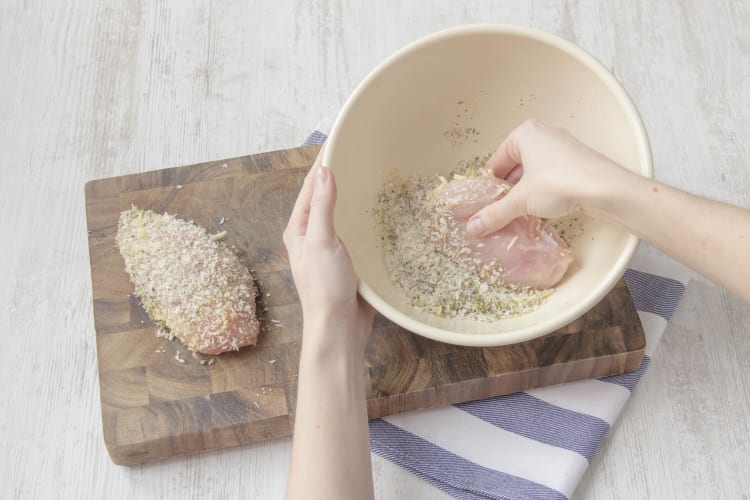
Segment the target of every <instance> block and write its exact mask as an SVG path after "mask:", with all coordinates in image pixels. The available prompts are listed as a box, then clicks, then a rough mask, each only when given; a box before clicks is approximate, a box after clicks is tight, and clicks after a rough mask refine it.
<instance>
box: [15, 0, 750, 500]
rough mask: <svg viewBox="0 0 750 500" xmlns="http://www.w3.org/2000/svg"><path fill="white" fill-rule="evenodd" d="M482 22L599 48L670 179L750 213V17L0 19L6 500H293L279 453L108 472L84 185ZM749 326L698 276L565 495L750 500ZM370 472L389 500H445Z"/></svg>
mask: <svg viewBox="0 0 750 500" xmlns="http://www.w3.org/2000/svg"><path fill="white" fill-rule="evenodd" d="M478 22H493V23H512V24H520V25H525V26H531V27H534V28H538V29H541V30H545V31H548V32H550V33H553V34H556V35H559V36H562V37H563V38H565V39H567V40H570V41H572V42H574V43H576V44H577V45H579V46H580V47H582V48H583V49H584V50H586V51H588V52H589V53H591V54H592V55H593V56H594V57H596V58H597V59H599V60H600V61H601V62H602V63H603V64H604V66H606V67H607V68H608V69H610V70H611V71H612V73H613V74H614V75H615V77H616V78H617V79H618V80H619V81H620V82H622V84H623V85H624V87H625V88H626V89H627V91H628V93H629V94H630V96H631V97H632V99H633V100H634V102H635V103H636V105H637V107H638V110H639V112H640V113H641V116H642V117H643V120H644V122H645V125H646V130H647V131H648V134H649V139H650V141H651V145H652V149H653V155H654V166H655V176H656V178H657V179H658V180H660V181H663V182H666V183H669V184H672V185H675V186H677V187H679V188H682V189H685V190H688V191H691V192H694V193H699V194H703V195H706V196H709V197H712V198H716V199H720V200H724V201H726V202H729V203H734V204H738V205H741V206H745V207H750V168H748V159H749V158H750V140H748V138H749V137H750V84H749V82H750V64H748V58H750V44H749V43H748V40H750V2H742V1H735V0H716V1H711V2H709V1H704V0H660V1H658V2H654V1H650V0H635V1H630V2H623V1H621V0H601V1H588V0H583V1H577V2H573V1H567V0H506V1H503V2H498V1H496V0H470V1H463V2H456V1H454V0H433V1H430V2H403V1H398V0H383V1H379V2H362V1H359V0H311V1H309V2H301V1H299V0H276V1H274V2H259V1H254V2H227V1H216V2H206V1H205V0H184V1H181V2H179V3H177V2H164V1H158V0H125V1H120V2H100V1H95V0H71V1H68V2H58V1H54V0H37V1H35V2H26V1H21V0H5V1H3V2H0V68H2V70H0V116H2V117H3V122H2V126H0V158H1V159H0V214H2V216H1V217H0V235H2V236H0V304H2V307H0V325H2V326H1V327H0V332H2V339H3V346H4V349H2V350H1V351H0V387H1V388H2V391H3V396H4V397H3V398H0V431H2V432H0V444H2V446H3V450H4V451H5V453H6V455H7V456H8V457H10V458H9V459H7V460H5V461H4V463H3V467H0V483H1V484H3V488H2V489H0V498H12V499H17V498H21V499H26V498H75V499H79V498H108V499H115V500H117V499H128V500H130V499H133V498H139V499H140V498H161V499H184V498H203V497H210V498H236V497H238V496H240V495H242V496H246V497H248V498H263V499H280V498H283V494H284V487H285V484H286V479H287V471H288V470H289V457H290V450H291V440H290V439H288V438H281V439H274V440H268V441H263V442H260V443H256V444H253V445H248V446H241V447H234V448H228V449H223V450H220V451H216V452H210V453H202V454H199V455H190V456H187V457H183V458H176V459H172V460H168V461H163V462H157V463H153V464H150V465H146V466H138V467H118V466H115V465H113V464H112V462H111V460H110V457H109V455H108V453H107V450H106V448H105V446H104V442H103V439H102V421H101V401H100V398H99V378H98V376H97V370H98V369H97V356H96V343H95V337H94V335H92V332H93V331H94V316H93V309H92V307H91V293H92V292H91V276H90V272H89V254H88V240H87V235H86V216H85V199H84V195H83V186H84V184H85V183H86V182H87V181H89V180H91V179H100V178H104V177H111V176H119V175H126V174H136V173H140V172H146V171H149V170H153V169H156V168H162V167H164V166H176V165H189V164H194V163H198V162H204V161H209V160H214V159H217V158H232V157H237V156H241V155H246V154H249V153H252V152H258V151H270V150H274V149H282V148H289V147H293V146H296V145H299V144H300V143H301V142H302V140H303V139H304V138H305V137H306V136H307V134H309V132H310V130H311V129H312V128H313V127H315V126H316V124H317V123H318V122H319V121H320V120H322V119H323V118H326V117H327V118H329V119H331V120H332V119H333V118H334V117H335V116H336V113H337V112H338V110H339V109H340V106H341V105H342V103H343V102H344V100H345V99H346V97H347V96H348V95H349V93H350V92H351V91H352V90H353V89H354V88H355V86H356V85H357V83H358V82H359V81H360V80H361V79H362V78H363V77H364V76H365V75H366V74H367V73H368V72H369V71H370V70H371V69H372V68H374V67H375V65H376V64H378V63H379V62H380V61H382V60H383V59H384V58H385V57H387V56H388V55H390V54H391V53H393V52H394V51H396V50H397V49H399V48H400V47H402V46H403V45H404V44H406V43H408V42H411V41H413V40H415V39H417V38H419V37H421V36H424V35H427V34H429V33H432V32H434V31H437V30H440V29H444V28H448V27H452V26H456V25H459V24H464V23H478ZM639 252H643V253H649V254H651V253H656V252H655V251H654V250H653V249H651V248H649V247H648V246H641V248H640V250H639ZM738 265H741V263H738ZM748 332H750V305H748V304H745V303H743V302H742V301H740V300H738V299H737V298H736V297H734V296H732V295H731V294H729V293H727V292H726V291H724V290H722V289H720V288H718V287H716V286H715V285H713V284H711V283H709V282H707V281H706V280H704V279H702V278H700V277H699V276H697V275H694V279H693V280H692V281H691V283H690V284H689V285H688V287H687V290H686V292H685V296H684V297H683V299H682V301H681V302H680V305H679V307H678V309H677V311H676V313H675V315H674V316H673V318H672V319H671V320H670V322H669V324H668V325H667V330H666V332H665V335H664V337H663V339H662V341H661V343H660V345H659V347H658V349H657V350H656V352H654V353H653V357H652V360H651V363H650V365H649V368H648V370H647V371H646V373H645V375H644V377H643V378H642V379H641V381H640V382H639V384H638V386H637V388H636V389H635V391H634V392H633V395H632V396H631V398H630V400H629V401H628V404H627V406H626V407H625V409H624V411H623V412H622V414H621V416H620V419H619V421H618V422H617V423H616V424H615V425H614V426H613V427H612V429H611V431H610V433H609V434H608V436H607V439H606V441H605V443H604V446H603V448H602V449H601V450H600V451H599V453H598V454H597V455H596V457H595V458H594V460H593V461H592V463H591V466H590V467H589V468H588V470H587V472H586V473H585V475H584V477H583V479H582V481H581V482H580V484H579V486H578V489H577V490H576V494H575V498H577V499H581V500H593V499H595V500H601V499H617V500H620V499H630V498H633V499H642V498H658V499H680V500H681V499H685V498H728V499H740V498H743V496H744V497H747V492H748V491H750V475H748V474H747V471H748V470H750V456H749V454H748V452H747V450H748V449H750V426H749V425H748V421H747V419H746V418H743V416H744V415H748V414H750V383H748V378H747V373H748V368H749V366H748V360H749V359H750V335H748ZM498 453H502V450H498ZM372 459H373V476H374V479H375V481H374V482H375V489H376V497H377V498H388V499H390V498H398V499H401V498H410V499H428V498H429V499H443V498H450V497H448V495H447V494H445V493H443V492H442V491H440V490H438V489H437V488H435V487H434V486H432V485H431V484H429V483H428V482H426V481H423V480H422V479H420V478H418V477H416V476H414V475H412V474H410V473H409V472H407V471H405V470H403V469H401V468H399V467H398V466H396V465H394V464H392V463H391V462H389V461H388V460H386V459H383V458H381V457H379V456H377V455H373V457H372Z"/></svg>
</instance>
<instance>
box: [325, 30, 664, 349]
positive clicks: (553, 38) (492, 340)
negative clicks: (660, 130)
mask: <svg viewBox="0 0 750 500" xmlns="http://www.w3.org/2000/svg"><path fill="white" fill-rule="evenodd" d="M477 34H505V35H508V34H510V35H517V36H521V37H524V38H529V39H532V40H537V41H540V42H542V43H545V44H547V45H550V46H552V47H554V48H557V49H560V50H562V51H563V52H565V53H567V54H568V55H570V56H572V57H573V58H575V59H576V60H578V61H579V62H581V63H582V64H584V65H585V66H586V67H587V68H588V69H589V70H591V71H592V72H593V73H594V74H595V75H596V76H598V77H599V78H600V79H601V81H602V82H603V83H604V84H605V86H606V87H607V89H608V90H609V91H610V92H611V93H612V95H613V96H614V97H615V99H616V101H617V102H618V104H620V106H621V109H622V110H623V111H624V112H625V114H626V117H627V119H628V122H629V123H630V125H631V126H632V127H634V128H635V130H636V131H637V135H638V139H639V145H638V147H639V151H638V155H639V158H640V160H641V165H642V167H643V170H644V171H642V172H640V174H641V175H643V176H646V177H652V176H653V162H652V154H651V146H650V144H649V140H648V135H647V133H646V128H645V126H644V124H643V119H642V118H641V115H640V114H639V112H638V110H637V108H636V106H635V103H634V102H633V100H632V98H631V97H630V95H629V94H628V93H627V91H626V90H625V88H624V87H623V86H622V84H621V83H620V82H619V81H618V80H617V79H616V78H615V77H614V75H612V73H610V71H609V70H607V68H606V67H605V66H604V65H603V64H602V63H601V62H599V61H598V60H597V59H596V58H595V57H593V56H592V55H590V54H589V53H588V52H586V51H585V50H584V49H582V48H580V47H579V46H577V45H575V44H573V43H572V42H569V41H568V40H565V39H564V38H561V37H559V36H557V35H553V34H550V33H547V32H545V31H541V30H538V29H535V28H530V27H527V26H518V25H513V24H486V23H485V24H469V25H461V26H456V27H453V28H449V29H445V30H442V31H438V32H435V33H432V34H429V35H427V36H424V37H422V38H419V39H417V40H415V41H413V42H411V43H409V44H407V45H405V46H404V47H402V48H400V49H399V50H397V51H396V52H394V53H393V54H391V55H390V56H388V57H387V58H385V59H384V60H383V61H382V62H380V63H379V64H378V65H377V66H376V67H375V68H374V69H373V70H372V71H370V73H369V74H368V75H367V76H366V77H365V78H364V79H363V80H362V81H361V82H360V83H359V85H357V87H356V88H355V89H354V91H353V92H352V93H351V94H350V95H349V97H348V99H347V100H346V102H345V103H344V105H343V107H342V108H341V111H340V112H339V114H338V117H337V118H336V121H335V123H334V125H333V127H332V129H331V132H330V134H329V136H328V140H327V142H328V145H327V147H326V148H325V150H324V152H323V164H324V165H326V166H331V156H332V154H333V151H335V149H336V144H337V143H338V138H339V128H340V127H341V126H342V125H341V123H342V121H343V120H342V119H343V117H345V116H347V115H348V114H349V111H350V110H351V108H352V106H353V105H354V103H355V102H356V101H357V100H358V99H359V96H360V95H361V94H362V93H363V92H364V91H365V89H366V88H368V87H369V86H370V84H371V82H373V81H374V80H375V79H376V78H378V77H379V76H380V75H381V74H382V73H383V72H384V71H385V70H386V69H387V68H388V67H389V66H391V65H392V64H393V63H394V62H395V61H397V60H398V59H401V58H402V57H404V56H406V55H408V54H410V53H412V52H416V51H417V50H420V49H421V48H423V47H425V46H427V45H431V44H433V43H435V42H438V41H443V40H446V39H450V38H456V37H463V36H467V35H477ZM638 242H639V239H638V237H636V236H635V235H633V234H630V235H629V236H628V238H627V240H626V242H625V246H624V248H623V250H622V252H621V253H620V256H619V257H618V259H617V261H616V262H615V264H614V266H613V267H612V268H611V269H610V270H609V272H608V273H607V274H606V276H605V279H603V280H602V281H601V283H600V285H599V286H597V287H594V288H592V289H591V290H590V291H589V292H588V293H587V294H586V295H585V296H584V297H583V299H582V300H580V301H579V302H578V305H576V306H572V307H571V308H570V309H569V310H568V311H566V312H565V313H564V314H561V315H559V316H557V317H555V318H553V319H549V320H546V321H542V322H538V323H534V324H533V325H529V326H526V327H522V328H518V329H515V330H511V331H503V332H498V333H481V334H480V333H474V334H472V333H462V332H456V331H450V330H445V329H443V328H440V327H437V326H433V325H428V324H425V323H422V322H420V321H418V320H415V319H413V318H411V317H409V316H408V315H406V314H404V313H402V312H401V311H399V310H397V309H396V308H394V307H393V306H391V305H390V304H389V303H388V302H386V301H385V300H384V299H383V298H381V297H380V295H378V294H377V293H376V292H375V290H373V289H372V288H371V287H370V286H369V285H368V284H367V283H365V282H364V281H362V279H361V278H360V277H359V276H357V288H358V291H359V294H360V295H361V296H362V298H364V299H365V300H366V301H367V302H368V303H370V304H371V305H372V306H373V307H374V308H375V310H377V311H378V312H380V313H381V314H382V315H383V316H385V317H386V318H388V319H389V320H391V321H393V322H394V323H396V324H398V325H399V326H402V327H403V328H405V329H407V330H409V331H410V332H413V333H415V334H418V335H421V336H423V337H427V338H430V339H433V340H437V341H440V342H445V343H448V344H455V345H463V346H473V347H492V346H501V345H509V344H516V343H519V342H524V341H527V340H532V339H535V338H539V337H542V336H544V335H546V334H548V333H552V332H554V331H555V330H557V329H559V328H561V327H563V326H565V325H567V324H568V323H570V322H572V321H574V320H575V319H577V318H579V317H580V316H581V315H583V314H585V313H586V312H587V311H588V310H590V309H591V308H592V307H593V306H594V305H596V304H597V303H598V302H599V301H600V300H601V299H602V298H604V296H605V295H607V293H609V291H610V290H611V289H612V288H614V286H615V285H616V284H617V282H618V280H619V279H620V277H621V276H622V275H623V274H624V272H625V268H626V267H627V265H628V263H629V262H630V260H631V259H632V257H633V254H634V253H635V251H636V249H637V247H638ZM540 332H544V333H540Z"/></svg>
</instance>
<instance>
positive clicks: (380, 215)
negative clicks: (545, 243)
mask: <svg viewBox="0 0 750 500" xmlns="http://www.w3.org/2000/svg"><path fill="white" fill-rule="evenodd" d="M486 159H487V157H476V158H474V159H473V160H470V161H467V162H463V163H462V164H460V165H459V166H458V167H457V170H458V171H454V172H453V173H452V174H450V175H449V177H453V178H457V179H460V178H464V177H471V176H476V175H489V173H488V172H487V171H486V170H484V168H482V167H480V165H484V162H485V161H486ZM459 172H460V173H459ZM446 182H448V179H446V178H445V177H443V176H435V177H429V178H423V177H420V176H412V177H409V178H406V179H405V178H402V177H400V176H399V175H398V174H397V173H396V172H388V173H387V174H386V177H385V181H384V185H383V190H382V191H381V192H380V194H379V196H378V201H377V206H376V209H375V210H374V212H373V214H374V216H375V221H376V226H377V228H378V230H379V232H380V237H381V241H382V246H383V250H384V255H385V264H386V268H387V269H388V272H389V273H390V277H391V279H392V280H393V282H394V283H396V285H397V286H398V287H399V288H400V289H401V290H402V292H403V293H404V295H405V296H406V297H407V298H408V300H409V301H410V303H411V305H412V306H414V307H416V308H418V309H420V310H422V311H426V312H429V313H432V314H434V315H436V316H439V317H448V318H465V319H474V320H480V321H496V320H499V319H505V318H511V317H515V316H519V315H523V314H528V313H530V312H532V311H533V310H534V309H536V308H537V307H538V306H539V305H540V304H541V303H543V302H544V300H545V299H546V298H547V297H549V296H550V295H551V294H552V293H553V290H552V289H548V290H534V289H530V288H528V287H523V288H519V287H510V286H507V285H506V284H504V283H503V282H502V280H501V279H500V278H499V274H500V268H499V264H498V263H495V265H491V266H481V265H479V262H478V261H477V260H475V258H474V257H472V256H471V250H469V248H468V247H467V245H466V242H465V241H464V238H463V236H462V235H461V234H459V232H458V229H457V228H456V227H455V226H456V225H455V224H452V223H451V221H452V217H453V216H452V214H451V211H450V209H449V208H448V207H447V206H446V205H445V203H441V202H440V201H439V199H438V198H437V197H436V196H435V191H436V190H437V189H438V188H439V186H440V185H442V184H445V183H446Z"/></svg>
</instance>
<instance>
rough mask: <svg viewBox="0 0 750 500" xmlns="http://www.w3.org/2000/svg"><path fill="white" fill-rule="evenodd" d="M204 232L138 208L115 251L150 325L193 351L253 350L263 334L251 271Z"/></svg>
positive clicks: (124, 224)
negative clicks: (158, 326)
mask: <svg viewBox="0 0 750 500" xmlns="http://www.w3.org/2000/svg"><path fill="white" fill-rule="evenodd" d="M217 240H218V238H216V237H212V236H211V235H209V234H208V232H207V231H206V229H205V228H203V227H200V226H198V225H196V224H194V223H192V222H189V221H185V220H182V219H178V218H176V217H174V216H172V215H168V214H163V215H159V214H157V213H155V212H153V211H151V210H140V209H138V208H137V207H135V206H134V207H132V208H131V209H130V210H126V211H123V212H122V213H120V220H119V224H118V226H117V236H116V238H115V244H116V245H117V247H118V249H119V250H120V254H121V255H122V258H123V260H124V261H125V271H126V272H127V273H128V275H129V276H130V280H131V281H132V282H133V284H134V285H135V294H136V295H137V296H138V298H140V300H141V303H142V304H143V307H144V308H145V309H146V312H148V314H149V316H150V317H151V319H153V320H154V321H157V322H159V323H160V324H162V325H163V326H166V327H167V328H169V329H170V330H171V332H172V333H173V334H174V335H175V336H176V337H177V338H178V339H180V340H181V341H182V342H183V343H184V344H185V345H186V346H187V347H188V348H189V349H190V350H192V351H196V352H199V353H203V354H221V353H223V352H227V351H231V350H235V351H236V350H238V349H240V348H241V347H245V346H249V345H254V344H255V342H256V340H257V338H258V332H259V330H260V325H259V323H258V319H257V317H256V312H255V294H256V289H255V283H254V282H253V278H252V276H251V275H250V272H249V271H248V270H247V268H246V267H245V266H244V265H242V263H241V262H240V261H239V259H238V258H237V256H236V255H235V254H234V253H232V252H231V251H230V250H229V249H228V248H227V247H226V245H225V244H224V243H222V242H221V241H217Z"/></svg>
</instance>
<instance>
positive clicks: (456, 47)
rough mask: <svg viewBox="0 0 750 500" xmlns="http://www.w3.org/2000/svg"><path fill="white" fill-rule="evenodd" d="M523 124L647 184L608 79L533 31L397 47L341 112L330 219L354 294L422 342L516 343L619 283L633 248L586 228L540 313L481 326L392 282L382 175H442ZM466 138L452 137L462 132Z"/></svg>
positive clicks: (334, 136) (592, 63)
mask: <svg viewBox="0 0 750 500" xmlns="http://www.w3.org/2000/svg"><path fill="white" fill-rule="evenodd" d="M527 118H536V119H539V120H540V121H542V122H546V123H548V124H551V125H556V126H560V127H564V128H566V129H568V130H569V131H570V132H571V133H572V134H573V135H575V136H576V137H578V138H579V139H580V140H582V141H584V142H585V143H587V144H588V145H590V146H591V147H593V148H594V149H597V150H599V151H601V152H602V153H604V154H605V155H607V156H609V157H611V158H612V159H614V160H615V161H617V162H619V163H620V164H622V165H624V166H625V167H627V168H628V169H630V170H632V171H634V172H637V173H639V174H641V175H644V176H650V175H651V173H652V167H651V152H650V148H649V144H648V138H647V136H646V132H645V130H644V127H643V123H642V122H641V119H640V117H639V115H638V112H637V111H636V109H635V106H634V105H633V103H632V102H631V100H630V98H629V97H628V95H627V94H626V92H625V91H624V90H623V88H622V87H621V86H620V84H619V83H618V82H617V81H616V80H615V78H614V77H613V76H612V75H611V74H610V73H609V72H608V71H607V70H606V69H605V68H604V67H603V66H602V65H601V64H600V63H598V62H597V61H596V60H595V59H593V58H592V57H591V56H589V55H588V54H586V53H585V52H584V51H583V50H581V49H579V48H578V47H576V46H574V45H572V44H571V43H569V42H567V41H565V40H562V39H560V38H557V37H555V36H552V35H549V34H546V33H543V32H539V31H536V30H533V29H529V28H522V27H516V26H505V25H474V26H464V27H459V28H454V29H450V30H447V31H443V32H439V33H436V34H433V35H431V36H428V37H426V38H423V39H421V40H418V41H417V42H414V43H412V44H411V45H409V46H407V47H405V48H403V49H401V50H399V51H398V52H396V53H395V54H394V55H392V56H391V57H389V58H388V59H386V60H385V61H384V62H383V63H382V64H380V65H379V66H378V67H377V68H375V70H373V71H372V73H370V74H369V75H368V76H367V77H366V78H365V79H364V80H363V81H362V83H361V84H360V85H359V86H358V87H357V89H356V90H355V91H354V92H353V94H352V95H351V96H350V98H349V99H348V101H347V102H346V104H345V106H344V108H343V109H342V111H341V113H340V115H339V117H338V119H337V121H336V123H335V125H334V127H333V130H332V132H331V135H330V137H329V139H328V145H327V148H326V150H325V154H324V155H325V156H324V159H323V162H324V164H325V165H327V166H329V167H330V168H331V169H332V170H333V172H334V174H335V176H336V181H337V186H338V203H337V206H336V212H335V223H336V228H337V231H338V233H339V236H340V237H341V239H342V240H343V241H344V243H345V244H346V246H347V248H348V249H349V252H350V254H351V257H352V261H353V263H354V268H355V270H356V272H357V275H358V277H359V291H360V293H361V295H362V296H363V297H364V298H365V299H366V300H367V301H368V302H369V303H370V304H372V305H373V307H375V309H376V310H377V311H379V312H380V313H381V314H383V315H384V316H385V317H387V318H388V319H390V320H391V321H393V322H395V323H397V324H399V325H401V326H403V327H404V328H406V329H407V330H410V331H412V332H414V333H417V334H419V335H423V336H425V337H428V338H431V339H434V340H438V341H442V342H447V343H451V344H459V345H467V346H496V345H505V344H513V343H517V342H523V341H526V340H530V339H533V338H536V337H540V336H542V335H545V334H548V333H550V332H553V331H555V330H556V329H558V328H560V327H562V326H564V325H566V324H567V323H570V322H571V321H573V320H575V319H576V318H578V317H579V316H581V315H582V314H584V313H585V312H586V311H588V310H589V309H590V308H591V307H593V306H594V305H595V304H596V303H597V302H598V301H599V300H601V299H602V298H603V297H604V296H605V295H606V294H607V292H609V290H610V289H611V288H612V287H613V286H614V285H615V284H616V283H617V281H618V280H619V279H620V277H621V276H622V274H623V273H624V271H625V267H626V266H627V264H628V262H629V260H630V258H631V257H632V255H633V253H634V251H635V249H636V245H637V243H638V240H637V238H636V237H635V236H633V235H632V234H630V233H628V232H627V231H625V230H623V229H622V228H619V227H617V226H615V225H612V224H609V223H605V222H601V221H595V220H588V221H587V222H586V224H585V227H584V233H583V234H582V235H580V236H579V237H577V238H576V239H575V240H574V241H573V242H572V245H571V247H572V248H573V251H574V253H575V259H576V260H575V262H574V263H573V264H572V265H571V268H570V269H569V270H568V272H567V274H566V275H565V277H564V278H563V281H562V282H561V283H559V284H558V286H557V287H556V290H555V293H554V294H553V295H552V296H551V297H550V298H549V299H547V301H546V302H545V303H544V304H543V305H542V306H540V307H539V308H538V309H537V310H536V311H534V312H532V313H530V314H527V315H524V316H519V317H515V318H511V319H504V320H499V321H495V322H481V321H473V320H467V319H450V318H439V317H436V316H433V315H431V314H429V313H426V312H422V311H419V310H418V309H416V308H414V307H412V306H411V305H410V304H409V301H408V299H406V298H405V297H404V296H403V295H402V293H401V291H400V290H399V289H398V288H397V287H396V285H395V284H394V283H393V282H392V281H391V280H390V278H389V273H388V271H387V270H386V267H385V261H384V258H383V250H382V248H381V246H380V244H379V236H378V230H377V228H376V226H375V223H374V219H373V216H372V208H373V207H374V206H375V203H376V197H377V194H378V192H379V191H380V190H381V189H382V186H383V176H384V172H386V171H388V170H391V169H395V170H396V171H397V172H398V173H399V174H400V175H401V176H402V177H407V176H409V175H411V174H414V173H419V174H422V175H434V174H436V173H446V172H448V171H449V170H451V169H452V168H454V167H455V166H456V164H457V163H458V162H459V161H461V160H467V159H470V158H472V157H474V156H476V155H477V154H486V153H489V152H492V151H494V150H495V149H496V148H497V146H498V145H499V144H500V142H501V141H502V139H503V138H504V137H505V136H506V135H507V133H508V132H509V131H510V130H512V129H513V128H514V127H516V126H517V125H519V124H520V123H521V122H522V121H523V120H525V119H527ZM466 129H475V130H474V131H469V133H463V132H462V133H458V134H456V133H452V132H451V131H455V130H458V131H462V130H463V131H464V132H465V131H466Z"/></svg>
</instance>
